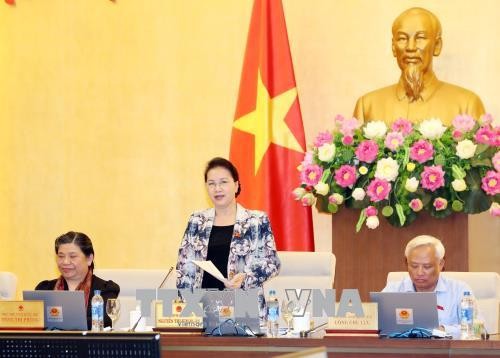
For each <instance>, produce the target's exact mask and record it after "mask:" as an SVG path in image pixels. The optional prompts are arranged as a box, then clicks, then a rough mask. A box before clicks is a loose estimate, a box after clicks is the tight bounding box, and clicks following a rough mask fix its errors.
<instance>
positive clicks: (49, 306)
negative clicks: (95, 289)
mask: <svg viewBox="0 0 500 358" xmlns="http://www.w3.org/2000/svg"><path fill="white" fill-rule="evenodd" d="M83 294H84V292H83V291H45V290H40V291H23V300H25V301H30V300H39V301H44V307H45V312H44V313H45V322H44V323H45V328H46V329H49V330H50V329H60V330H71V331H86V330H87V329H88V328H87V311H86V310H85V303H84V295H83Z"/></svg>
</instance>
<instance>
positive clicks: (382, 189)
mask: <svg viewBox="0 0 500 358" xmlns="http://www.w3.org/2000/svg"><path fill="white" fill-rule="evenodd" d="M390 191H391V184H390V183H389V182H388V181H385V180H383V179H377V178H375V179H373V180H372V181H371V182H370V184H368V187H367V188H366V193H367V194H368V196H369V197H370V200H371V201H373V202H377V201H381V200H385V199H387V198H388V197H389V193H390Z"/></svg>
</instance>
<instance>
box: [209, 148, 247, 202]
mask: <svg viewBox="0 0 500 358" xmlns="http://www.w3.org/2000/svg"><path fill="white" fill-rule="evenodd" d="M214 168H224V169H226V170H227V171H228V172H229V173H231V177H232V178H233V180H234V181H237V182H238V191H236V195H235V196H236V197H238V195H240V193H241V182H240V176H239V174H238V169H236V167H235V166H234V165H233V163H231V162H230V161H229V160H227V159H225V158H222V157H215V158H213V159H211V160H210V161H209V162H208V163H207V167H206V168H205V183H206V182H207V174H208V172H209V171H210V170H211V169H214Z"/></svg>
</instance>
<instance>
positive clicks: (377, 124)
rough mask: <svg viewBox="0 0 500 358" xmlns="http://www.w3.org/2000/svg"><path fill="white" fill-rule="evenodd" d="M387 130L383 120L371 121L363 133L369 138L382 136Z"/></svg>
mask: <svg viewBox="0 0 500 358" xmlns="http://www.w3.org/2000/svg"><path fill="white" fill-rule="evenodd" d="M386 132H387V125H386V124H385V123H384V122H382V121H371V122H368V123H367V124H366V126H365V127H364V128H363V134H364V136H365V137H366V138H368V139H375V138H381V137H383V136H384V135H385V133H386Z"/></svg>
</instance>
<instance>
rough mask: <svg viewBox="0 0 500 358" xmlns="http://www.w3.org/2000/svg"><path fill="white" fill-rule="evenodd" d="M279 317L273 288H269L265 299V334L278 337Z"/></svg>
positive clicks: (277, 303) (278, 306)
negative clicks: (266, 299) (267, 296)
mask: <svg viewBox="0 0 500 358" xmlns="http://www.w3.org/2000/svg"><path fill="white" fill-rule="evenodd" d="M279 317H280V303H279V301H278V298H277V297H276V291H275V290H269V298H268V301H267V335H268V337H278V319H279Z"/></svg>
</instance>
